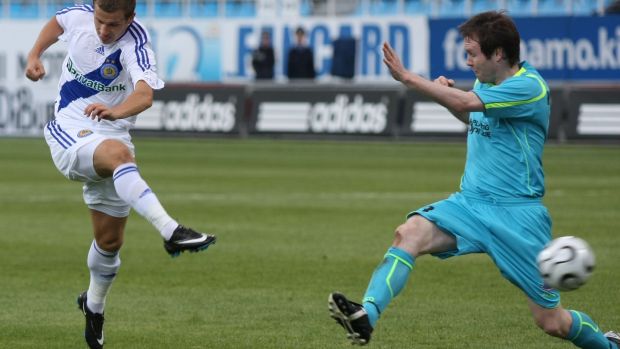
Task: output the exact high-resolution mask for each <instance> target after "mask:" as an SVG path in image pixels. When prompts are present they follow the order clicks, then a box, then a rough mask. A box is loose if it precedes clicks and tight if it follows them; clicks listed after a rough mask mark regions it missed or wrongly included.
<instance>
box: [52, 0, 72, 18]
mask: <svg viewBox="0 0 620 349" xmlns="http://www.w3.org/2000/svg"><path fill="white" fill-rule="evenodd" d="M73 6H75V1H73V0H47V9H46V12H45V13H46V15H45V16H46V17H51V16H53V15H55V14H56V12H58V11H60V10H62V9H63V8H67V7H73Z"/></svg>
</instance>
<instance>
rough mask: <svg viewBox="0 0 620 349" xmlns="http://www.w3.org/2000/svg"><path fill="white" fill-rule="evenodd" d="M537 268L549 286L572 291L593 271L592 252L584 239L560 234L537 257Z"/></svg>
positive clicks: (586, 279) (583, 282)
mask: <svg viewBox="0 0 620 349" xmlns="http://www.w3.org/2000/svg"><path fill="white" fill-rule="evenodd" d="M537 263H538V270H539V271H540V275H541V276H542V278H543V280H544V281H545V283H546V284H547V286H549V287H553V288H555V289H558V290H560V291H572V290H576V289H578V288H579V287H581V286H583V285H584V284H585V283H586V281H588V279H589V278H590V276H591V275H592V271H594V263H595V260H594V253H593V252H592V249H591V248H590V246H589V245H588V243H587V242H585V240H583V239H580V238H578V237H574V236H562V237H559V238H557V239H554V240H552V241H550V242H549V243H548V244H547V246H545V248H544V249H543V250H542V251H540V253H539V254H538V258H537Z"/></svg>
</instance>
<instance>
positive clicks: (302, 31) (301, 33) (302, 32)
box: [295, 27, 306, 35]
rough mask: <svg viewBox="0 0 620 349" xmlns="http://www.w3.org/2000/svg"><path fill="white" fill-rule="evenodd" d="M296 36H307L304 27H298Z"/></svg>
mask: <svg viewBox="0 0 620 349" xmlns="http://www.w3.org/2000/svg"><path fill="white" fill-rule="evenodd" d="M295 34H297V35H306V31H305V30H304V28H303V27H297V30H295Z"/></svg>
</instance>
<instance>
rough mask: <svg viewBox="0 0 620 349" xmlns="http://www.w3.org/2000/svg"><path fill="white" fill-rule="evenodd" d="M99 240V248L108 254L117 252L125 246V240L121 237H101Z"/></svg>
mask: <svg viewBox="0 0 620 349" xmlns="http://www.w3.org/2000/svg"><path fill="white" fill-rule="evenodd" d="M96 240H97V246H99V247H100V248H101V249H102V250H104V251H106V252H116V251H118V250H120V249H121V247H122V246H123V238H121V237H108V236H106V237H101V238H99V239H96Z"/></svg>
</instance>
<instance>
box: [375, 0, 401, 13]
mask: <svg viewBox="0 0 620 349" xmlns="http://www.w3.org/2000/svg"><path fill="white" fill-rule="evenodd" d="M369 5H370V6H369V7H368V13H370V14H372V15H379V16H381V15H394V14H397V13H398V1H397V0H378V1H372V2H370V4H369Z"/></svg>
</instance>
